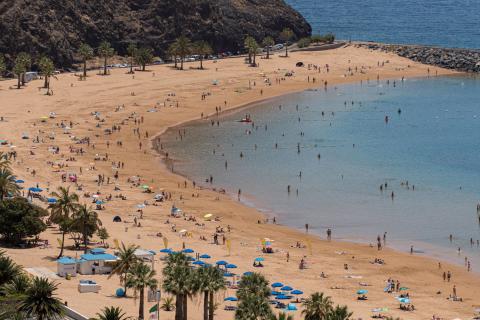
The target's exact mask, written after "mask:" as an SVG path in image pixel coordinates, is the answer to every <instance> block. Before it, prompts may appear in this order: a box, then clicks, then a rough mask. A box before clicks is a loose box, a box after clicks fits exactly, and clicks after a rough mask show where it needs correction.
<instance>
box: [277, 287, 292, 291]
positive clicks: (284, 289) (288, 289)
mask: <svg viewBox="0 0 480 320" xmlns="http://www.w3.org/2000/svg"><path fill="white" fill-rule="evenodd" d="M280 290H282V291H292V290H293V288H292V287H290V286H285V287H282V288H281V289H280Z"/></svg>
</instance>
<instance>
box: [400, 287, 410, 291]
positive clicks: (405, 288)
mask: <svg viewBox="0 0 480 320" xmlns="http://www.w3.org/2000/svg"><path fill="white" fill-rule="evenodd" d="M398 290H400V291H405V290H409V288H407V287H401V288H400V289H398Z"/></svg>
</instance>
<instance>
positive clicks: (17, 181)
mask: <svg viewBox="0 0 480 320" xmlns="http://www.w3.org/2000/svg"><path fill="white" fill-rule="evenodd" d="M15 183H25V181H23V180H22V179H18V180H15Z"/></svg>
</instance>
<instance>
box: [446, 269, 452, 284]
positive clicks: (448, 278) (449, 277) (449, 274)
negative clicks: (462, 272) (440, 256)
mask: <svg viewBox="0 0 480 320" xmlns="http://www.w3.org/2000/svg"><path fill="white" fill-rule="evenodd" d="M451 278H452V273H451V272H450V270H449V271H448V272H447V281H448V282H450V279H451Z"/></svg>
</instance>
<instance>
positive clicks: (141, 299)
mask: <svg viewBox="0 0 480 320" xmlns="http://www.w3.org/2000/svg"><path fill="white" fill-rule="evenodd" d="M144 295H145V292H144V289H143V288H142V289H140V307H139V308H138V319H140V320H143V319H144V318H143V316H144V312H143V309H144V305H145V301H144V299H145V297H144Z"/></svg>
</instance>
